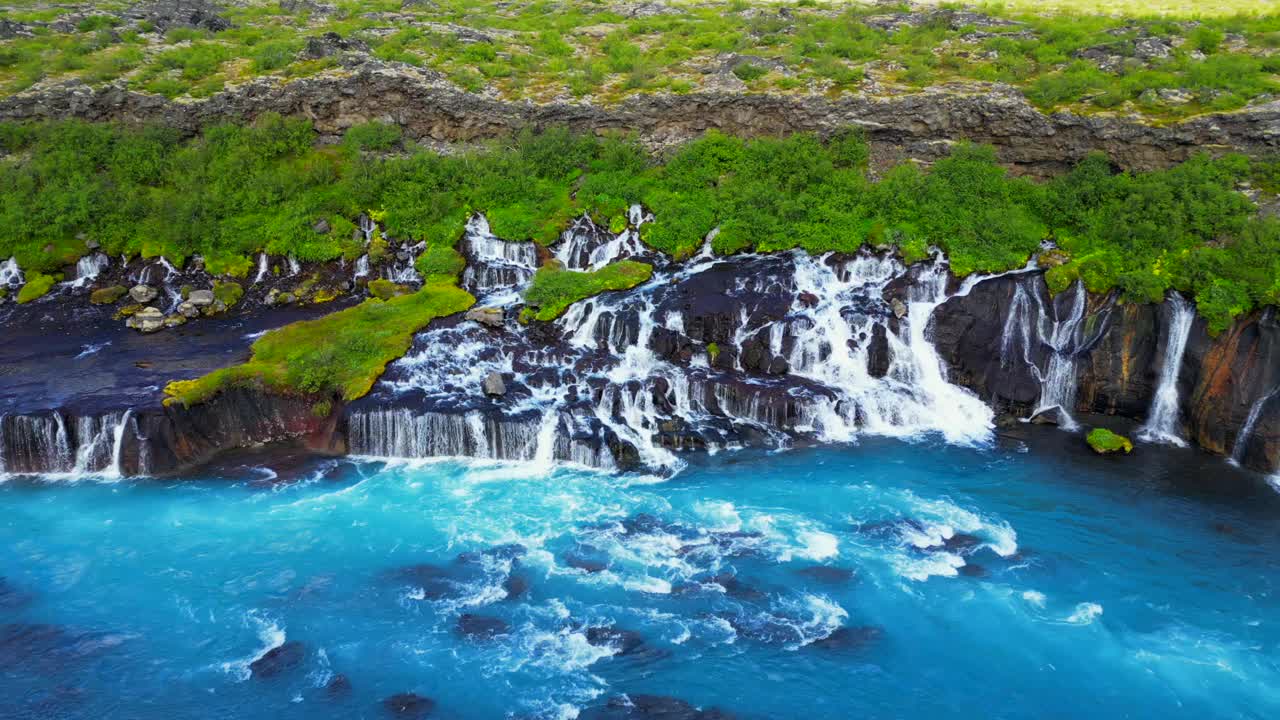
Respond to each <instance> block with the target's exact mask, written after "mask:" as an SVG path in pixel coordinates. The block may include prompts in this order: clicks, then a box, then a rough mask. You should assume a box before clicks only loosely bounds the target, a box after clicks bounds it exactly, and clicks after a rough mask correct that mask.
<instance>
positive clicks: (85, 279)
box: [0, 252, 111, 288]
mask: <svg viewBox="0 0 1280 720" xmlns="http://www.w3.org/2000/svg"><path fill="white" fill-rule="evenodd" d="M110 264H111V258H109V257H107V255H106V253H100V252H95V253H90V254H88V255H85V256H84V257H82V258H80V259H79V260H77V261H76V277H75V279H74V280H68V281H67V282H66V285H67V286H68V287H73V288H82V287H84V286H85V285H88V284H89V283H91V282H93V281H94V279H96V278H97V277H98V275H100V274H102V271H103V270H106V269H107V266H109V265H110ZM3 284H4V283H3V281H2V280H0V285H3Z"/></svg>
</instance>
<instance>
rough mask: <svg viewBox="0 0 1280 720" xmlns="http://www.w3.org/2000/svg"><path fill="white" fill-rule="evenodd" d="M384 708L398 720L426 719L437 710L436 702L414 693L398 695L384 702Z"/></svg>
mask: <svg viewBox="0 0 1280 720" xmlns="http://www.w3.org/2000/svg"><path fill="white" fill-rule="evenodd" d="M382 707H383V708H384V709H386V711H387V712H389V713H391V714H392V715H394V716H396V717H398V718H408V719H410V720H412V719H413V718H424V717H427V716H428V715H430V714H431V712H432V711H433V710H435V709H436V701H435V700H432V699H431V698H427V697H422V696H421V695H416V694H414V693H396V694H395V695H392V696H391V697H389V698H387V699H385V700H383V701H382Z"/></svg>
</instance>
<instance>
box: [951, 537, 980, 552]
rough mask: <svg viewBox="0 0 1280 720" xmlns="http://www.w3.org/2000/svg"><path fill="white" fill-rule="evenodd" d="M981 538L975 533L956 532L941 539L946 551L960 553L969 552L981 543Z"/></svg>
mask: <svg viewBox="0 0 1280 720" xmlns="http://www.w3.org/2000/svg"><path fill="white" fill-rule="evenodd" d="M982 542H983V540H982V538H980V537H978V536H977V535H970V534H968V533H956V534H955V535H952V536H951V537H949V538H947V539H945V540H943V541H942V547H943V549H945V550H947V551H948V552H958V553H962V554H967V553H971V552H973V551H974V550H976V549H977V548H978V547H979V546H981V545H982Z"/></svg>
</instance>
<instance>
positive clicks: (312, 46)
mask: <svg viewBox="0 0 1280 720" xmlns="http://www.w3.org/2000/svg"><path fill="white" fill-rule="evenodd" d="M368 51H369V44H368V43H366V42H365V41H363V40H359V39H357V38H344V37H342V36H341V35H339V34H338V33H336V32H327V33H325V34H324V35H320V36H318V37H309V38H307V44H306V47H304V48H303V49H302V52H301V53H299V54H300V55H301V56H302V57H303V58H305V59H308V60H319V59H321V58H326V57H329V56H331V55H337V54H338V53H342V52H368ZM316 232H321V231H320V230H317V231H316ZM323 232H328V230H325V231H323Z"/></svg>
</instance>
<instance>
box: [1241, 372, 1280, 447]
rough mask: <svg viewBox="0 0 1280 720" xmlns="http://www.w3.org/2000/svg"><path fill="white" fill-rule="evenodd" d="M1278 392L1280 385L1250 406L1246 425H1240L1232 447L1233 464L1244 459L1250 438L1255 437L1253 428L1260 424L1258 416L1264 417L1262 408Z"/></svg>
mask: <svg viewBox="0 0 1280 720" xmlns="http://www.w3.org/2000/svg"><path fill="white" fill-rule="evenodd" d="M1277 394H1280V387H1278V388H1275V389H1274V390H1272V391H1271V392H1269V393H1267V394H1266V395H1263V396H1262V397H1260V398H1258V399H1257V400H1255V401H1254V403H1253V405H1251V406H1250V407H1249V415H1248V416H1247V417H1246V418H1245V421H1244V425H1241V426H1240V432H1239V433H1238V434H1237V435H1236V442H1235V445H1233V446H1232V447H1231V464H1233V465H1239V464H1240V463H1241V462H1242V461H1243V460H1244V454H1245V451H1246V450H1247V449H1248V448H1249V439H1250V438H1252V437H1253V430H1254V428H1256V427H1257V426H1258V418H1260V417H1262V408H1263V407H1265V406H1266V404H1267V403H1268V402H1269V401H1270V400H1271V398H1273V397H1275V396H1276V395H1277Z"/></svg>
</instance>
